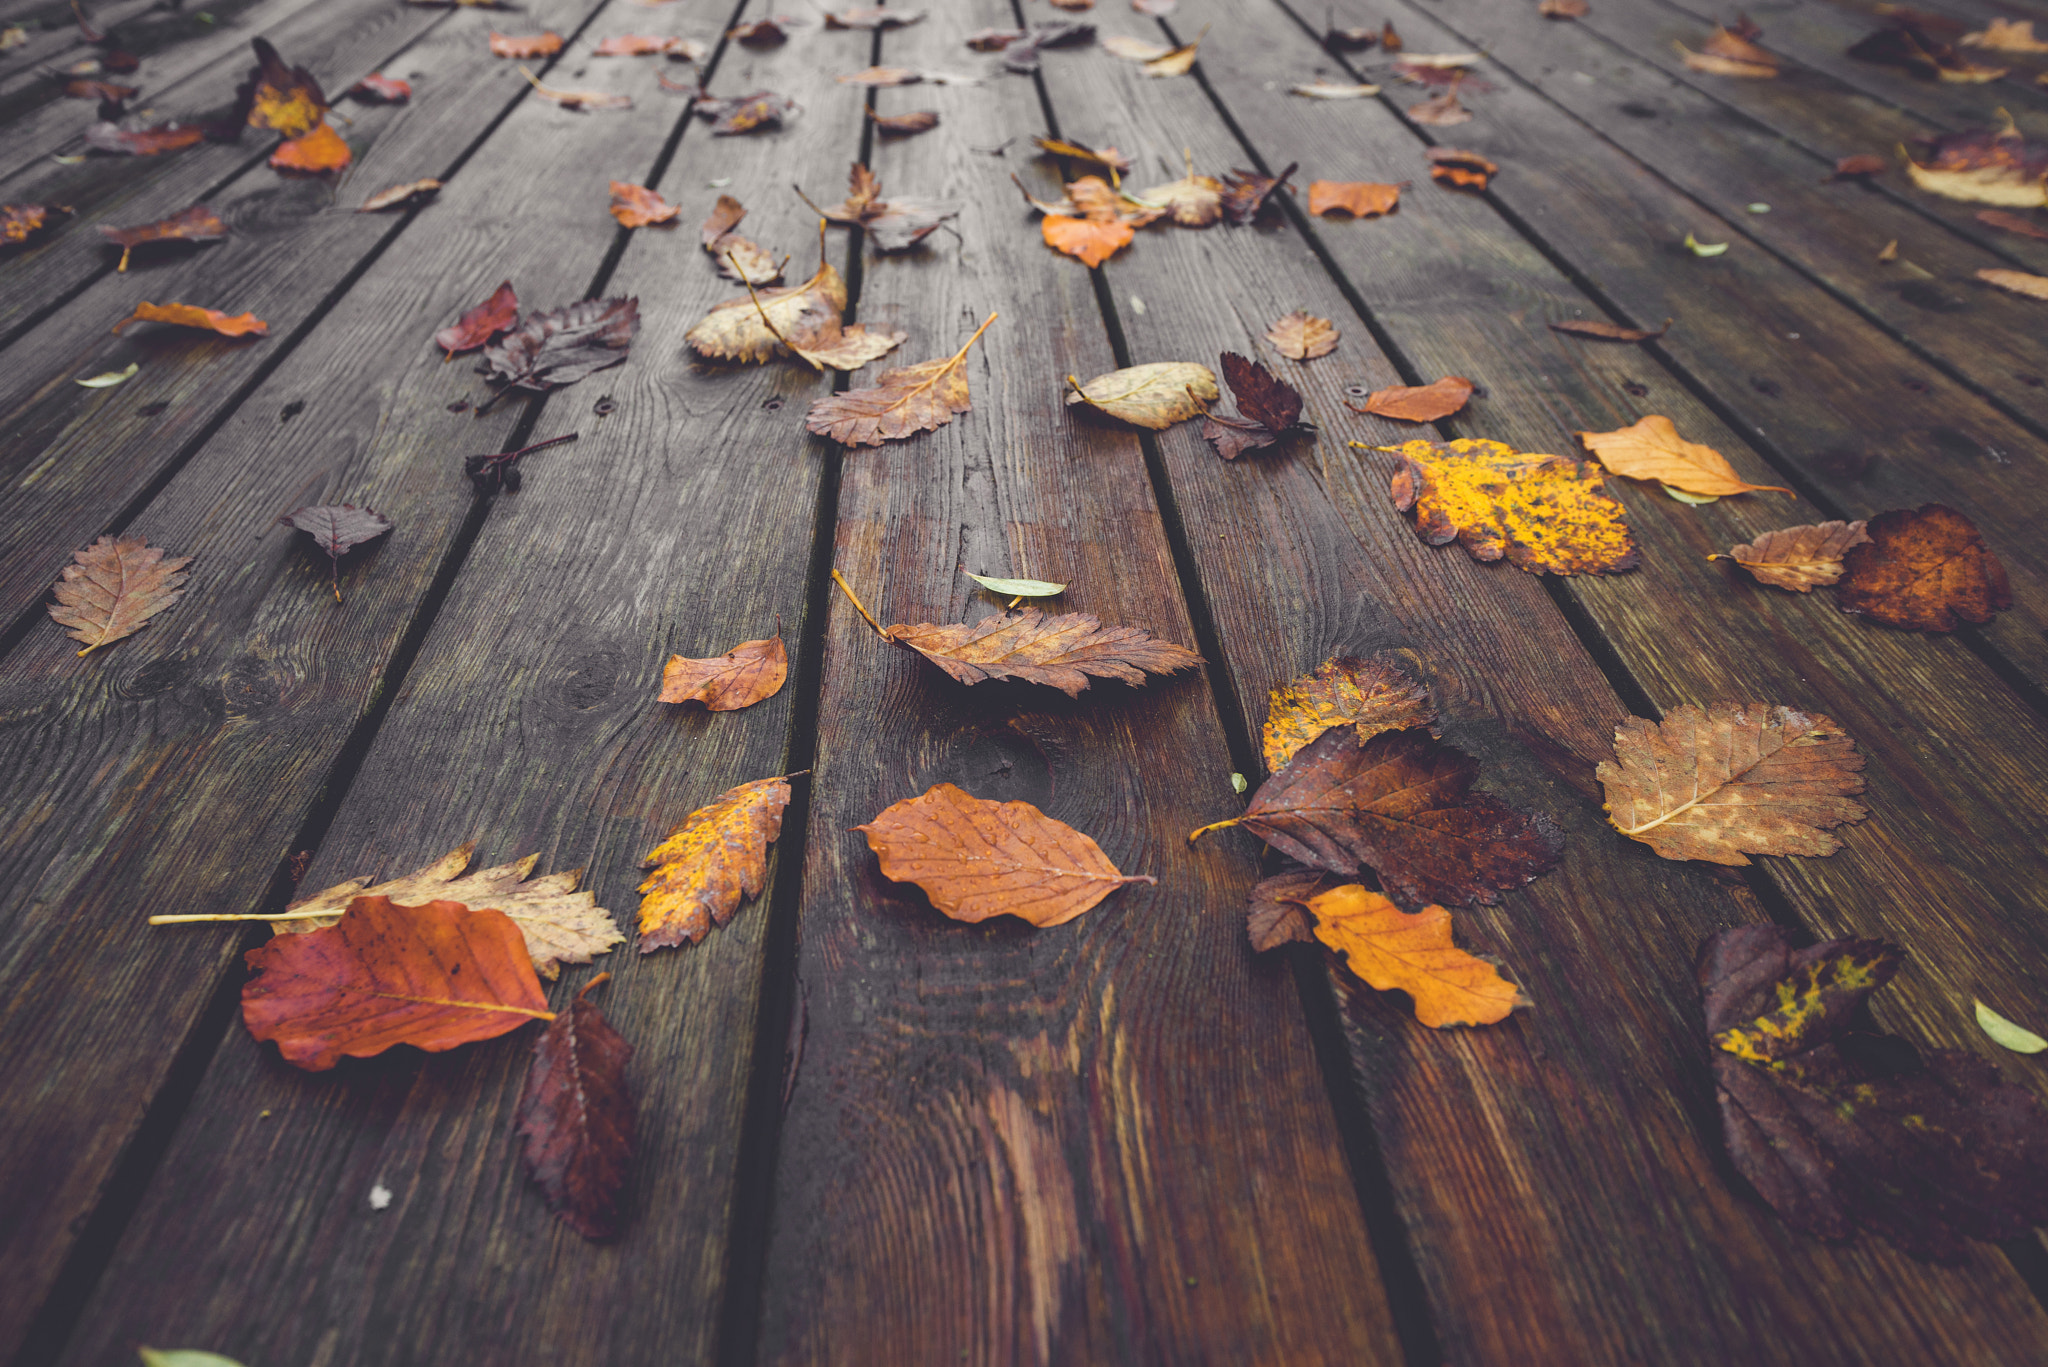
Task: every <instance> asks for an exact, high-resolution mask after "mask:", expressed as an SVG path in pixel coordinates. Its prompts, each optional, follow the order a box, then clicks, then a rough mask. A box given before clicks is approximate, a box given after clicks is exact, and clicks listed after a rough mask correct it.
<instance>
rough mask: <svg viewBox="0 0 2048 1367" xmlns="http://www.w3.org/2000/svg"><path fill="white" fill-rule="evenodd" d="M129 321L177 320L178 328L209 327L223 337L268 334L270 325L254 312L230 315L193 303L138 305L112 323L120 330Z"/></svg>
mask: <svg viewBox="0 0 2048 1367" xmlns="http://www.w3.org/2000/svg"><path fill="white" fill-rule="evenodd" d="M130 323H176V324H178V325H179V326H181V327H188V328H208V329H210V330H212V331H214V332H218V333H219V334H220V335H221V336H223V337H244V336H252V337H264V336H268V335H269V333H270V324H268V323H266V322H264V321H263V320H262V319H260V318H258V317H257V316H256V315H255V314H253V313H238V314H236V315H235V316H234V317H232V318H230V317H229V316H228V315H227V314H225V313H222V312H221V311H220V310H219V309H203V308H200V307H199V306H198V305H196V304H150V303H142V304H137V305H136V306H135V312H134V313H132V314H130V315H128V316H127V317H126V318H123V319H122V320H121V321H120V322H118V323H116V324H114V331H116V332H119V331H120V330H121V329H122V328H124V327H127V326H128V325H129V324H130Z"/></svg>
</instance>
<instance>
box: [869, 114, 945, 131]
mask: <svg viewBox="0 0 2048 1367" xmlns="http://www.w3.org/2000/svg"><path fill="white" fill-rule="evenodd" d="M868 118H870V119H872V120H873V121H874V125H875V131H876V132H877V133H880V134H881V135H882V136H883V137H885V138H907V137H910V136H911V135H912V134H914V133H929V132H930V131H931V130H932V129H934V128H937V127H938V126H939V116H938V113H937V112H936V111H935V110H930V109H914V110H912V111H911V112H909V113H907V114H877V113H876V112H875V111H874V110H872V109H870V110H869V111H868Z"/></svg>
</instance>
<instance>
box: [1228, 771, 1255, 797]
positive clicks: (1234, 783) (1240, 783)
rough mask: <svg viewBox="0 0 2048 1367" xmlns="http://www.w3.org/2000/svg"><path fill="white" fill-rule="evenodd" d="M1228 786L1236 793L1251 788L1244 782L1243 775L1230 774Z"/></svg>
mask: <svg viewBox="0 0 2048 1367" xmlns="http://www.w3.org/2000/svg"><path fill="white" fill-rule="evenodd" d="M1230 786H1231V787H1233V788H1235V789H1237V791H1239V792H1240V793H1241V792H1243V791H1244V790H1245V789H1247V788H1249V787H1251V786H1252V785H1251V784H1249V783H1246V782H1245V781H1244V775H1243V774H1232V775H1231V776H1230Z"/></svg>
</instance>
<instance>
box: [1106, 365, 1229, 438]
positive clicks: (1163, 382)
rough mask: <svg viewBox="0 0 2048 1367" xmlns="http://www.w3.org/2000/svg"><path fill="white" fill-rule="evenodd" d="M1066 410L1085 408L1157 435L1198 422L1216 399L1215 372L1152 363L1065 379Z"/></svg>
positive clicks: (1217, 392)
mask: <svg viewBox="0 0 2048 1367" xmlns="http://www.w3.org/2000/svg"><path fill="white" fill-rule="evenodd" d="M1067 385H1068V391H1067V404H1068V406H1069V407H1072V406H1073V405H1075V404H1085V405H1086V406H1087V407H1089V408H1093V409H1095V410H1096V411H1097V412H1101V413H1107V414H1108V415H1109V416H1110V417H1112V418H1117V419H1120V420H1121V421H1123V422H1127V423H1130V424H1132V425H1133V426H1136V427H1146V428H1150V429H1151V430H1152V431H1154V432H1158V431H1162V430H1164V429H1165V428H1168V427H1171V426H1173V425H1174V424H1175V423H1177V422H1186V421H1187V420H1188V419H1189V418H1198V417H1200V416H1201V415H1202V414H1203V413H1204V412H1206V411H1207V409H1208V406H1209V405H1210V404H1211V403H1214V402H1215V401H1216V399H1217V398H1218V397H1220V395H1221V393H1222V391H1220V390H1219V389H1217V388H1216V372H1214V371H1213V370H1211V369H1209V367H1207V366H1205V365H1199V364H1197V363H1196V362H1194V361H1153V362H1150V363H1148V364H1146V365H1134V366H1130V367H1127V368H1126V369H1123V370H1112V371H1110V372H1109V373H1108V374H1107V375H1097V376H1096V377H1095V378H1094V379H1092V380H1090V381H1088V383H1086V384H1082V383H1081V382H1080V381H1079V380H1077V379H1075V378H1074V377H1073V376H1072V375H1069V376H1068V377H1067Z"/></svg>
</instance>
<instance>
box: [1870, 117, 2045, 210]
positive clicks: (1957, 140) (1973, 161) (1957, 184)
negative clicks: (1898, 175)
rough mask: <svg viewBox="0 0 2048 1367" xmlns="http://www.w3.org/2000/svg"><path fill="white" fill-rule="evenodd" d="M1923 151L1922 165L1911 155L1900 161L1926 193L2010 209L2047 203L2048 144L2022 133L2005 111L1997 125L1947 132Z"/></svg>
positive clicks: (2041, 205)
mask: <svg viewBox="0 0 2048 1367" xmlns="http://www.w3.org/2000/svg"><path fill="white" fill-rule="evenodd" d="M1900 150H1901V151H1902V152H1903V151H1904V149H1903V148H1902V149H1900ZM1928 150H1929V152H1930V153H1931V155H1930V156H1929V157H1928V159H1927V161H1926V163H1925V164H1924V165H1923V164H1922V163H1920V162H1917V161H1914V160H1913V159H1912V158H1911V157H1910V156H1909V157H1906V158H1905V162H1906V174H1907V175H1909V176H1911V177H1912V178H1913V183H1914V184H1915V185H1917V186H1919V187H1920V188H1921V189H1923V190H1925V191H1927V192H1928V193H1930V194H1936V195H1941V196H1942V197H1944V198H1946V199H1961V200H1968V201H1970V202H1972V203H1977V204H1998V205H2003V206H2004V207H2006V208H2009V209H2027V208H2042V207H2048V147H2044V146H2040V145H2038V144H2035V143H2030V142H2028V141H2027V140H2026V139H2025V138H2024V137H2022V136H2021V135H2020V131H2019V129H2018V128H2017V127H2016V126H2015V125H2014V124H2013V121H2012V116H2011V115H2009V114H2008V115H2007V116H2006V119H2005V126H2004V127H2002V128H1973V129H1970V130H1968V131H1967V132H1962V133H1947V134H1944V135H1943V136H1941V137H1938V138H1936V139H1934V141H1933V143H1932V144H1931V145H1930V147H1929V149H1928Z"/></svg>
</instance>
